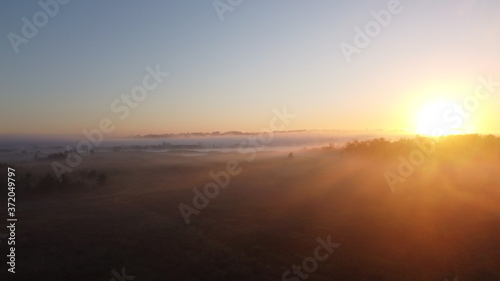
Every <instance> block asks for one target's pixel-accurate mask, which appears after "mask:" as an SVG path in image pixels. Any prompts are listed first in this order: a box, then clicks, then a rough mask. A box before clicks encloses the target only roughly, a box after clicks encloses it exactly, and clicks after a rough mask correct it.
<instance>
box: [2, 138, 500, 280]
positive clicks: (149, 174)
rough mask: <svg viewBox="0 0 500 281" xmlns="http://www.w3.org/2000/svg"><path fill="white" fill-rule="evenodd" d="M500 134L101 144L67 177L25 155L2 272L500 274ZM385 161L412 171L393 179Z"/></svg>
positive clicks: (335, 276) (48, 276) (51, 276)
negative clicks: (221, 180) (222, 145)
mask: <svg viewBox="0 0 500 281" xmlns="http://www.w3.org/2000/svg"><path fill="white" fill-rule="evenodd" d="M499 147H500V143H499V141H498V139H496V138H494V137H479V136H465V137H450V138H448V139H446V140H443V141H441V142H439V143H437V144H435V147H434V151H432V152H431V151H430V150H429V151H422V150H420V148H419V146H418V145H416V144H415V140H407V141H400V142H397V143H389V142H386V141H384V140H372V141H368V142H363V143H356V142H354V143H350V144H349V145H347V147H346V148H344V149H334V148H324V149H317V150H307V151H306V150H304V151H297V152H295V153H294V155H293V156H294V157H293V158H292V157H290V158H289V157H288V152H287V153H282V152H265V153H264V152H262V153H259V154H258V155H257V157H256V158H255V159H252V160H250V161H249V157H250V156H251V155H250V154H239V153H225V154H221V153H212V154H209V155H202V156H199V155H198V156H196V155H195V156H179V155H171V154H169V153H148V152H110V153H95V154H92V155H91V156H89V157H87V158H86V159H85V160H84V162H83V164H82V165H80V166H79V167H78V168H77V170H76V171H74V172H73V173H71V174H68V178H67V179H66V180H65V181H66V182H65V184H60V183H58V182H56V181H55V180H54V179H53V178H51V176H50V175H52V174H51V173H52V172H51V168H50V163H51V162H50V161H43V160H42V161H32V162H22V163H14V164H12V165H13V167H15V168H16V177H17V178H18V179H19V181H18V188H17V201H16V207H17V218H18V222H17V225H16V274H14V275H13V274H8V275H7V274H6V271H7V268H8V267H7V264H6V262H5V260H6V256H5V255H4V253H6V252H7V244H6V240H5V239H2V240H1V244H0V249H1V253H2V256H1V258H0V260H1V261H2V262H1V263H0V271H1V274H2V275H1V276H4V275H6V276H7V278H8V279H7V278H4V277H2V278H1V280H51V281H57V280H72V281H79V280H102V281H108V280H113V278H115V280H117V281H118V280H119V278H116V277H115V275H116V273H118V274H119V275H121V274H123V273H124V272H125V273H126V275H125V277H123V276H122V280H132V276H135V279H134V280H183V281H186V280H187V281H196V280H200V281H201V280H241V281H243V280H259V281H263V280H293V281H298V280H303V279H305V278H306V277H307V280H339V281H340V280H342V281H350V280H356V281H363V280H366V281H381V280H384V281H385V280H387V281H392V280H421V281H424V280H425V281H432V280H436V281H443V280H445V279H448V280H450V281H451V280H454V278H455V277H457V278H458V279H457V280H460V281H468V280H471V281H472V280H473V281H498V280H500V204H499V202H500V191H499V187H500V179H499V175H500V165H499V164H500V149H499ZM416 150H420V151H422V155H424V158H423V161H420V160H418V157H417V156H419V155H416V154H415V155H413V156H414V157H415V158H413V160H412V161H413V162H414V163H417V162H418V163H417V164H419V165H413V166H414V171H413V172H411V173H410V172H409V171H411V169H409V168H408V167H406V169H409V171H406V170H404V169H403V172H404V171H406V172H408V174H411V175H403V176H401V175H400V173H399V172H398V167H400V165H401V161H402V160H401V159H402V158H403V159H409V158H408V157H409V156H410V155H411V153H412V152H414V151H416ZM427 152H431V153H427ZM399 156H401V157H402V158H401V157H399ZM232 160H236V161H238V163H239V166H238V167H239V168H241V173H239V174H237V175H233V176H231V177H230V182H229V184H228V185H227V187H226V188H224V189H220V190H219V194H218V196H214V198H211V199H210V198H208V201H209V203H208V206H206V207H205V208H204V209H201V210H198V211H199V213H198V214H194V215H191V216H190V217H189V220H190V223H189V224H188V225H187V224H186V222H185V220H184V218H183V216H182V215H181V212H180V210H179V204H181V203H184V204H186V205H188V206H191V207H193V202H192V200H193V196H194V195H195V193H194V191H193V188H198V190H200V191H203V187H204V186H205V185H206V184H207V183H211V182H214V180H213V179H212V177H211V176H210V172H211V171H213V172H215V173H219V172H220V171H225V170H227V166H226V165H227V163H228V162H229V161H232ZM417 160H418V161H417ZM419 161H420V162H419ZM422 162H423V163H422ZM410 164H411V163H410ZM4 170H6V166H5V165H4V166H2V175H1V177H2V182H5V178H4V177H5V174H6V173H4V172H3V171H4ZM387 172H390V173H393V175H396V176H398V177H401V178H398V179H404V181H395V182H393V183H394V185H393V186H392V187H393V190H391V187H390V186H391V185H390V184H389V183H388V180H387V175H388V173H387ZM28 173H29V175H28ZM47 173H49V174H48V175H47ZM392 179H393V180H394V178H392ZM6 193H7V192H3V191H2V194H1V195H0V196H2V197H1V198H2V202H6V199H5V197H6ZM5 205H6V204H4V203H2V216H3V214H5V213H6V210H5V207H4V206H5ZM2 221H3V222H2V225H4V222H5V218H4V217H2ZM2 232H3V233H6V231H5V229H3V230H0V233H2ZM328 237H330V238H329V239H331V242H333V243H338V244H340V245H339V246H338V247H337V248H335V250H334V251H333V252H332V253H330V254H329V255H328V257H327V258H325V259H324V260H322V261H318V260H316V264H317V266H315V268H313V269H314V270H310V272H309V273H308V272H307V271H305V270H304V269H303V268H302V269H301V272H302V274H303V275H302V276H303V277H300V275H298V274H294V273H293V272H291V273H290V274H288V275H286V276H285V277H286V278H288V279H283V275H284V273H285V272H286V271H287V270H290V271H293V268H292V267H293V266H294V265H297V266H301V267H302V266H303V261H304V260H305V259H306V258H307V257H314V252H315V249H316V248H317V246H318V245H319V244H318V241H317V239H323V240H325V241H326V240H327V239H328ZM325 253H327V251H326V250H322V252H321V254H322V255H323V257H324V254H325ZM309 262H311V259H309ZM313 265H314V264H313ZM309 266H311V263H309ZM122 270H124V271H122ZM113 273H115V275H114V274H113ZM304 274H305V275H304ZM13 277H14V278H13Z"/></svg>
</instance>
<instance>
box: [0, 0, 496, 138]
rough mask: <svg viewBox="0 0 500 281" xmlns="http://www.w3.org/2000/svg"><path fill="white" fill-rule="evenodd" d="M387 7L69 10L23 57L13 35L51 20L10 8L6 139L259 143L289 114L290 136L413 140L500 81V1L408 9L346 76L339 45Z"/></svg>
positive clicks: (479, 116)
mask: <svg viewBox="0 0 500 281" xmlns="http://www.w3.org/2000/svg"><path fill="white" fill-rule="evenodd" d="M43 2H46V1H43ZM224 2H225V1H224ZM389 2H390V1H378V0H377V1H356V2H354V1H250V0H243V1H242V3H241V4H240V5H238V6H236V7H234V10H233V11H231V12H227V13H225V14H224V20H223V21H221V20H220V19H219V17H218V15H217V12H216V10H215V9H214V7H213V3H212V1H69V3H68V4H65V5H60V7H59V8H60V10H59V12H58V13H57V14H56V15H55V16H54V17H53V18H50V19H49V21H48V23H47V24H46V25H45V26H43V27H40V28H39V30H38V33H37V34H36V35H35V36H34V37H33V38H31V39H29V42H28V43H27V44H21V45H20V46H19V52H18V53H17V54H16V53H15V52H14V50H13V48H12V46H11V43H10V42H9V39H8V37H7V35H8V34H9V33H10V32H14V33H16V34H19V35H21V34H22V33H21V28H22V26H23V22H22V21H21V18H22V17H26V18H28V19H29V20H32V17H33V15H34V14H35V13H36V12H37V11H40V10H41V7H40V6H39V4H38V3H37V1H24V2H21V3H19V2H15V1H3V2H2V3H1V4H0V13H1V14H0V18H1V25H0V31H1V32H0V34H2V35H3V37H2V38H3V39H2V40H0V44H1V50H2V56H1V57H0V74H1V75H0V85H1V88H0V91H1V92H0V93H1V97H0V118H1V119H2V120H3V121H2V123H1V124H0V134H12V133H33V134H78V133H79V132H80V131H81V130H83V129H91V128H94V127H97V125H96V124H98V122H99V120H100V119H102V118H104V117H109V118H111V119H112V120H113V121H114V122H115V124H116V127H117V129H116V131H115V134H117V135H129V134H147V133H169V132H174V133H175V132H193V131H205V132H211V131H229V130H241V131H256V130H259V129H260V128H263V127H265V126H266V125H267V123H268V122H269V118H271V116H272V114H273V113H272V110H273V108H283V107H284V106H286V107H287V108H288V111H290V112H293V113H296V115H297V118H296V119H295V120H294V122H292V124H290V126H289V128H287V129H379V128H382V129H387V130H391V129H410V130H411V129H412V128H413V127H414V120H413V119H414V117H415V116H416V115H418V112H419V111H420V109H421V108H422V107H425V105H426V104H427V103H431V102H433V100H435V99H441V98H445V99H448V100H453V101H460V100H461V99H463V98H464V97H466V96H467V95H470V93H471V92H473V90H474V87H475V85H476V84H477V83H478V82H477V77H478V76H481V75H489V74H492V75H493V77H498V78H497V79H496V80H497V81H499V80H500V72H499V70H498V63H499V54H500V53H499V52H498V50H500V37H499V36H498V34H500V17H498V13H499V12H500V3H499V2H498V1H494V0H490V1H487V0H484V1H480V0H477V1H470V0H465V1H451V0H445V1H437V2H436V1H434V2H432V1H425V0H424V1H409V0H406V1H405V0H402V1H401V4H400V5H401V7H402V9H403V10H402V12H401V13H399V14H397V15H393V16H392V20H391V22H390V24H389V25H388V26H387V27H384V28H382V30H381V32H380V34H379V35H378V36H376V37H375V38H373V39H372V40H371V42H370V44H369V45H368V46H367V47H366V48H363V49H362V50H361V53H360V54H357V55H354V56H353V57H352V61H351V62H350V63H348V62H347V61H346V58H345V57H344V55H343V53H342V51H341V50H340V48H339V45H340V43H341V42H347V43H350V44H353V38H354V35H355V32H354V28H355V27H356V26H358V27H361V28H363V27H364V26H365V24H366V23H367V22H369V21H371V20H373V18H372V16H371V15H370V11H372V10H373V11H380V10H382V9H387V4H388V3H389ZM156 65H160V66H161V69H162V70H163V71H166V72H169V73H170V76H169V77H168V78H167V79H165V81H164V82H162V83H161V84H160V85H159V87H158V88H156V89H155V90H154V91H152V92H151V93H149V94H148V97H147V99H145V100H144V101H143V102H141V103H140V105H139V106H138V107H137V108H135V109H134V110H133V111H132V112H131V114H130V116H129V117H128V118H127V119H126V120H119V119H117V118H116V116H115V114H114V113H113V112H112V111H111V109H110V104H111V103H112V102H113V101H114V100H115V99H117V98H119V97H120V95H121V94H124V93H130V91H131V89H132V88H134V87H135V86H137V85H140V84H141V81H142V79H143V77H144V76H145V75H146V74H147V71H146V70H145V68H146V67H147V66H152V67H154V66H156ZM499 105H500V89H499V92H498V93H497V95H492V96H491V97H490V98H489V99H488V100H487V102H484V103H483V104H481V110H479V111H478V112H476V114H475V119H474V120H476V121H474V122H476V123H475V124H472V125H474V126H476V127H478V128H479V127H480V128H481V129H484V130H486V129H488V130H497V129H499V128H498V127H495V125H494V123H495V122H494V120H495V118H494V117H495V116H493V115H492V114H494V113H495V112H498V109H500V106H499ZM496 117H497V118H496V119H498V115H497V116H496ZM471 122H472V121H471ZM472 125H471V126H472Z"/></svg>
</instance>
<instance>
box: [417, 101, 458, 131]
mask: <svg viewBox="0 0 500 281" xmlns="http://www.w3.org/2000/svg"><path fill="white" fill-rule="evenodd" d="M453 106H454V104H453V103H452V102H449V101H436V102H432V103H429V104H427V105H426V106H424V107H423V108H422V109H421V110H420V113H419V114H418V116H417V120H416V123H417V124H416V126H417V129H416V132H417V133H418V134H421V135H427V136H434V137H437V136H442V135H456V134H463V133H466V130H465V128H464V127H463V120H460V119H457V118H460V116H459V115H458V114H457V113H456V112H455V111H454V107H453ZM457 123H459V126H457Z"/></svg>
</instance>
